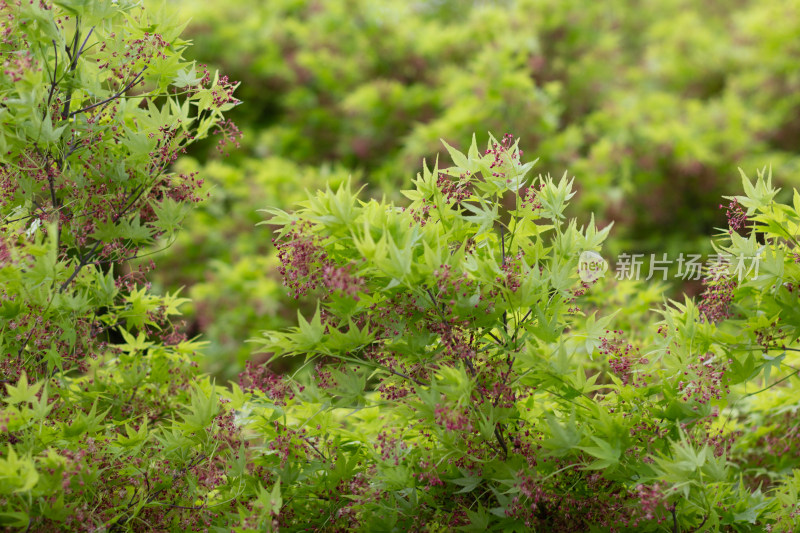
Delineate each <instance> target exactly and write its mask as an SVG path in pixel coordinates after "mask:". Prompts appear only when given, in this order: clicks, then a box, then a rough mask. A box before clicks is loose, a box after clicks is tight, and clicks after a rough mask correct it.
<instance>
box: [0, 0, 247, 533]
mask: <svg viewBox="0 0 800 533" xmlns="http://www.w3.org/2000/svg"><path fill="white" fill-rule="evenodd" d="M0 14H2V32H0V33H1V34H2V41H1V42H0V54H2V63H3V69H4V72H5V75H4V76H3V77H2V79H0V95H2V98H1V99H2V105H0V118H1V120H0V146H1V147H2V151H1V153H0V185H1V188H0V190H2V194H1V195H0V210H1V211H0V212H2V226H0V227H1V228H2V233H0V280H1V281H0V287H1V288H0V346H2V359H1V360H0V372H2V382H3V384H4V387H3V389H4V390H3V408H2V415H0V420H2V424H1V425H2V436H1V437H0V439H2V457H0V472H2V474H0V476H1V477H2V482H0V502H1V503H0V505H2V514H0V523H2V525H3V527H4V528H7V529H14V528H18V529H20V530H32V531H47V530H57V529H63V530H71V531H76V530H87V531H96V530H109V531H110V530H130V529H142V528H143V527H144V526H143V524H148V526H147V527H148V528H157V529H167V528H172V529H180V528H181V527H182V526H181V525H180V524H184V526H183V527H192V528H196V527H198V525H199V524H202V523H203V522H204V521H207V520H210V518H211V517H212V516H213V514H212V512H211V511H209V510H207V509H206V508H205V507H203V508H198V509H195V507H197V506H198V503H197V502H198V501H208V499H209V498H210V499H212V500H214V499H216V498H219V499H224V498H225V497H226V495H227V493H226V492H225V488H224V485H221V484H220V483H219V480H220V479H221V476H223V473H222V472H223V470H221V465H222V464H227V463H225V462H224V461H227V460H228V459H229V458H231V457H235V456H236V454H239V453H240V448H241V444H240V441H239V440H237V436H236V433H235V428H234V427H233V425H232V422H231V420H232V416H233V415H232V414H231V412H230V410H229V409H225V408H223V407H222V406H221V403H220V401H219V400H218V397H217V395H216V393H214V387H213V385H212V384H210V383H209V381H208V380H207V379H204V378H202V376H200V375H199V373H198V370H197V366H198V365H197V360H198V357H197V349H198V347H199V344H198V343H196V342H191V341H188V340H187V339H186V338H185V336H184V335H183V334H181V333H180V332H179V331H178V330H177V329H176V328H175V326H174V324H173V323H172V322H171V318H172V317H174V316H175V315H177V314H179V307H180V305H181V304H182V303H183V302H184V301H185V300H184V299H182V298H179V297H178V296H177V295H176V294H167V295H164V296H159V295H156V294H153V293H151V292H149V291H148V290H147V285H146V283H145V282H146V278H145V274H146V270H147V269H146V268H145V269H143V270H141V271H135V270H130V269H128V268H127V267H126V265H125V263H126V262H127V261H129V260H131V259H134V258H136V257H139V256H140V255H141V254H142V250H143V249H145V247H150V246H152V245H154V244H155V242H156V240H157V239H159V238H164V239H167V238H171V237H172V236H173V235H174V234H175V232H176V230H177V229H178V227H179V224H180V222H181V219H182V218H183V217H184V215H185V214H186V213H187V212H188V211H189V210H191V208H192V205H193V204H194V202H196V201H197V200H199V197H198V192H199V187H200V186H201V181H200V180H199V179H198V178H197V177H196V175H195V174H194V173H189V174H176V173H173V172H171V170H170V167H171V165H172V163H173V162H174V161H175V160H176V159H177V158H178V156H179V154H181V153H182V152H183V151H184V148H185V147H186V146H187V145H188V144H190V143H191V142H193V141H194V140H196V139H198V138H202V137H204V136H206V135H207V134H208V133H209V132H210V131H211V130H214V129H223V130H224V131H225V132H227V133H229V134H230V133H232V132H233V131H235V130H233V129H232V128H233V126H232V125H231V124H230V123H228V122H225V121H224V119H223V115H222V114H223V112H225V111H227V110H229V109H231V108H232V107H233V105H234V104H235V103H236V101H235V100H234V99H233V97H232V93H233V90H234V88H235V85H234V84H231V83H230V82H228V81H227V78H225V77H217V76H216V75H213V76H212V74H211V73H209V72H208V71H204V70H202V69H200V70H198V69H197V68H196V66H195V65H194V64H192V63H188V62H186V61H184V60H183V58H182V53H183V50H184V49H185V47H186V42H185V41H182V40H181V39H180V37H179V34H180V32H181V29H182V24H180V23H179V22H178V21H177V20H176V19H175V18H174V17H172V16H170V15H169V14H168V13H166V12H163V11H162V12H152V13H145V12H143V10H142V9H141V8H140V7H139V5H138V3H136V2H128V1H124V0H120V1H118V2H100V1H93V2H61V3H58V4H57V5H51V4H47V3H39V2H12V3H11V4H9V3H7V2H0ZM224 472H225V474H224V475H225V476H228V477H227V479H231V473H230V472H229V471H228V468H227V467H225V468H224Z"/></svg>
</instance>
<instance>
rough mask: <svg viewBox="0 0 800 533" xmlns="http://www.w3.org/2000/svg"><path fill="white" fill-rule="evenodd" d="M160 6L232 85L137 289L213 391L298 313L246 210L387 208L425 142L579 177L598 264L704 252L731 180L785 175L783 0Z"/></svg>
mask: <svg viewBox="0 0 800 533" xmlns="http://www.w3.org/2000/svg"><path fill="white" fill-rule="evenodd" d="M176 6H177V9H179V10H180V12H181V14H182V16H184V17H191V22H190V24H189V26H188V27H187V30H186V32H185V34H184V35H185V37H186V38H187V39H191V40H192V41H193V42H194V44H195V46H193V47H192V48H191V55H192V58H194V59H197V60H198V62H199V63H205V64H208V65H209V67H211V68H213V69H219V70H220V71H221V72H222V73H224V74H226V75H228V76H229V78H231V79H233V80H239V81H241V82H242V85H241V87H240V88H239V89H238V91H237V93H236V94H237V96H238V98H239V99H241V100H242V101H243V102H244V103H243V104H242V105H241V106H239V107H238V108H237V109H236V110H235V111H234V112H232V113H231V114H230V116H231V118H233V119H234V121H235V122H236V123H237V125H238V126H239V128H240V129H241V130H242V132H243V133H244V137H243V139H242V146H241V148H240V149H236V150H232V151H231V152H230V156H229V157H222V156H220V155H219V153H218V151H217V149H216V146H215V142H207V143H205V144H202V145H200V146H199V147H197V148H196V149H195V150H194V151H193V152H192V153H191V154H190V155H189V156H188V157H186V158H185V159H183V160H182V161H180V163H179V167H180V168H181V170H197V171H200V173H201V177H203V178H205V179H206V187H207V188H208V191H209V193H210V198H209V200H208V201H207V202H205V203H204V204H203V205H202V206H201V208H200V209H198V210H197V211H196V212H195V213H194V214H193V215H192V216H191V217H190V218H189V219H188V220H187V221H186V224H185V231H184V232H183V234H182V235H181V236H180V237H179V238H178V240H177V241H176V242H174V243H172V244H171V246H170V247H169V249H168V250H167V251H166V252H165V253H162V254H161V255H160V257H159V260H158V262H159V264H160V265H161V267H160V268H159V270H158V271H157V276H158V277H157V281H156V283H157V285H158V286H159V288H160V289H161V290H175V289H176V288H179V287H184V289H183V294H184V295H186V296H189V297H191V298H192V299H193V303H192V304H191V306H190V307H189V308H187V309H186V310H187V315H186V317H185V318H186V320H187V326H186V327H187V331H188V332H189V334H190V335H198V334H202V336H203V338H204V339H205V340H206V341H208V342H209V345H208V346H207V349H206V353H207V355H208V368H207V369H208V371H210V372H212V373H214V374H216V375H218V376H220V377H223V378H231V377H235V375H236V374H237V373H238V372H239V371H240V370H241V368H242V366H243V364H244V361H245V360H247V359H250V358H252V351H253V347H252V345H249V344H248V343H246V342H245V341H246V340H247V339H248V338H253V337H256V336H258V335H259V332H260V331H261V330H264V329H269V328H276V327H282V326H283V325H287V324H288V323H289V322H290V321H293V320H294V319H295V316H296V309H297V305H298V303H296V302H292V301H291V300H290V298H288V297H287V295H286V291H285V289H284V288H282V286H281V283H280V279H279V278H278V276H277V274H276V270H275V264H276V259H275V256H274V254H273V252H272V244H271V238H272V235H271V232H270V229H269V227H268V226H260V227H257V228H256V227H255V224H256V223H258V222H259V221H261V220H263V217H262V215H261V214H260V213H259V212H258V210H259V209H263V208H266V207H282V208H290V207H291V206H292V204H293V203H295V202H297V201H299V200H302V199H304V198H305V191H306V190H314V189H316V188H319V187H324V184H325V183H326V182H328V183H332V184H335V183H337V182H340V181H342V180H343V179H345V178H346V177H347V176H349V175H352V176H353V178H354V180H355V181H357V182H359V183H360V184H363V185H365V186H366V189H365V190H366V193H367V194H371V195H377V196H381V195H385V196H386V197H387V198H391V199H397V200H398V201H401V200H400V198H401V197H400V194H399V191H400V189H402V188H405V187H407V186H408V183H409V181H410V179H411V178H412V177H413V176H414V174H415V173H416V172H417V171H418V170H419V168H420V166H421V163H422V159H423V158H428V159H429V160H431V159H433V158H435V157H436V154H437V153H438V152H439V151H440V149H441V145H440V143H439V139H445V140H446V141H448V142H449V143H450V144H452V145H454V146H456V147H463V146H465V145H466V144H468V143H469V140H470V139H471V136H472V133H473V132H476V133H477V134H478V141H479V143H481V144H482V143H485V142H486V140H487V137H488V136H487V132H488V131H491V132H493V133H495V134H496V135H498V136H499V135H502V134H503V133H506V132H508V133H512V134H514V135H515V136H517V137H519V138H521V142H520V146H521V147H522V148H523V149H524V150H525V152H526V156H527V157H528V158H530V159H533V158H536V157H538V158H539V163H538V164H537V167H536V168H535V171H538V173H542V174H546V173H551V174H553V175H557V176H560V175H561V174H563V173H564V171H565V170H567V171H568V172H569V174H570V175H574V176H576V184H577V186H578V189H579V194H578V196H576V198H575V199H574V201H573V205H572V213H573V215H574V216H576V217H577V218H578V219H579V221H581V222H583V221H586V220H588V218H589V214H590V213H591V212H594V213H595V214H596V216H597V217H598V220H599V222H600V224H601V225H604V224H607V223H608V222H610V221H612V220H613V221H615V227H614V229H613V231H612V239H611V241H610V244H609V246H608V252H607V255H609V256H611V257H613V256H615V254H617V253H620V252H622V251H626V252H629V253H630V252H633V251H642V252H646V253H647V252H658V253H659V254H661V253H664V252H666V253H668V254H670V256H677V255H678V253H680V252H684V253H707V252H709V251H710V250H709V244H708V237H709V236H710V235H712V234H713V233H715V231H716V230H715V228H719V227H722V226H724V225H725V213H724V211H723V210H720V209H719V204H720V203H721V201H722V200H721V198H720V196H722V195H726V194H736V193H738V192H739V187H740V179H739V173H738V171H737V167H741V168H742V169H743V170H745V171H746V172H747V173H748V174H754V173H755V169H756V168H760V167H762V166H764V165H772V168H773V173H774V175H775V177H776V180H777V181H778V182H779V183H780V184H782V185H784V186H791V185H796V184H797V182H798V181H800V176H798V167H800V0H759V1H745V0H716V1H714V2H708V3H702V2H696V1H684V0H659V1H645V0H638V1H637V0H607V1H605V2H585V1H576V0H529V1H518V2H512V1H508V2H503V1H497V2H477V1H475V2H467V1H446V0H440V1H429V2H413V1H409V2H402V1H394V2H377V1H368V0H325V1H299V0H269V1H267V2H264V1H260V0H230V1H228V2H197V1H196V0H191V1H190V0H180V1H178V2H176ZM443 164H444V165H445V166H446V165H447V164H449V161H448V160H447V159H446V157H445V156H443ZM784 192H786V191H784ZM164 244H165V245H166V244H168V243H164ZM683 288H684V289H685V287H683ZM679 289H680V287H679ZM301 304H302V303H301ZM305 305H307V302H306V304H305Z"/></svg>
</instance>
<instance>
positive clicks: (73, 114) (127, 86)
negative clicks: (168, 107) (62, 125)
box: [69, 67, 147, 117]
mask: <svg viewBox="0 0 800 533" xmlns="http://www.w3.org/2000/svg"><path fill="white" fill-rule="evenodd" d="M145 70H147V67H144V68H143V69H142V70H141V71H139V73H138V74H137V75H136V77H135V78H133V80H132V81H131V82H130V83H128V84H127V85H126V86H125V87H123V88H122V89H120V90H119V92H118V93H117V94H115V95H113V96H109V97H108V98H106V99H105V100H101V101H99V102H96V103H94V104H92V105H89V106H86V107H84V108H82V109H78V110H77V111H73V112H72V113H70V114H69V116H70V117H74V116H75V115H78V114H80V113H85V112H87V111H89V110H92V109H94V108H95V107H98V106H101V105H103V104H107V103H109V102H111V101H112V100H116V99H117V98H119V97H120V96H122V95H123V94H124V93H125V92H127V91H129V90H130V89H131V88H132V87H133V86H134V85H136V84H137V83H138V82H139V78H141V76H142V74H144V71H145Z"/></svg>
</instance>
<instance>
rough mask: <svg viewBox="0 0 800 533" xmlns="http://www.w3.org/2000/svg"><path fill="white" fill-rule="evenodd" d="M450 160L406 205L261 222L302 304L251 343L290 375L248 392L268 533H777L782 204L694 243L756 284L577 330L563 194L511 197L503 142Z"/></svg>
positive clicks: (588, 319)
mask: <svg viewBox="0 0 800 533" xmlns="http://www.w3.org/2000/svg"><path fill="white" fill-rule="evenodd" d="M448 150H450V154H451V157H452V159H453V160H454V161H455V162H456V165H457V166H455V167H451V168H448V169H444V170H439V169H438V168H436V167H434V169H433V170H432V171H431V170H429V169H427V168H425V169H424V172H423V173H422V174H421V175H419V176H418V177H417V179H416V181H415V183H414V184H415V188H414V189H412V190H409V191H404V194H405V195H406V196H407V197H408V198H409V199H411V200H412V201H411V203H410V204H408V205H407V206H406V207H397V206H395V205H393V204H390V203H385V202H377V201H375V200H371V201H359V200H358V199H357V197H356V196H355V195H354V194H353V193H352V192H351V190H350V188H349V187H348V186H347V185H343V186H341V187H340V188H338V189H337V190H335V191H334V190H331V189H327V190H326V191H322V192H319V193H317V194H316V195H315V196H312V197H310V198H309V200H308V201H307V202H305V204H303V207H302V208H301V209H300V210H298V211H296V212H294V213H287V212H283V211H280V210H272V213H273V215H274V217H273V218H272V220H271V221H270V223H272V224H277V225H278V226H279V236H280V239H279V243H280V244H278V249H279V254H280V257H281V259H282V261H283V267H282V269H283V273H284V277H285V280H286V283H287V285H288V286H289V288H291V289H293V290H294V291H295V293H296V294H301V293H303V292H306V291H310V292H313V294H315V295H316V296H317V297H318V298H319V308H318V309H317V310H316V312H315V313H314V314H313V316H311V317H310V318H305V317H303V316H302V315H300V316H299V317H298V325H297V327H295V328H290V329H289V330H287V331H284V332H269V333H266V334H265V335H266V337H265V339H264V340H263V341H262V343H263V344H264V349H265V350H267V351H269V352H274V354H275V355H274V356H273V359H275V358H279V357H292V358H294V357H300V358H302V367H301V369H300V370H298V371H297V372H296V373H295V374H294V375H293V376H277V375H274V374H270V372H269V370H268V369H267V367H261V368H251V369H250V370H249V372H248V373H247V374H246V378H247V381H246V383H247V384H249V387H248V388H250V389H251V390H252V391H253V397H252V400H251V407H252V409H253V411H252V412H251V414H250V424H249V426H250V427H251V428H254V429H255V430H257V431H258V432H259V433H260V434H261V435H263V436H264V437H265V438H266V441H267V442H268V443H269V444H268V445H267V448H268V450H269V452H268V454H267V455H265V456H264V457H262V458H261V459H260V460H259V459H256V461H258V462H262V461H263V462H265V464H269V465H270V466H271V468H273V469H275V471H277V472H281V480H282V483H283V485H282V486H283V487H284V488H283V489H282V490H283V495H284V502H286V503H285V505H284V507H283V508H282V509H281V514H280V515H279V517H278V519H279V521H280V523H281V524H283V525H285V526H287V527H289V528H290V529H291V528H292V526H293V525H294V524H300V523H303V524H310V525H311V526H312V527H315V528H323V529H326V528H327V529H363V530H402V529H421V528H423V527H425V528H429V529H431V528H432V529H434V530H438V529H441V530H462V531H472V530H475V531H487V530H503V531H511V530H530V529H534V530H549V531H588V530H597V531H606V530H617V531H690V530H713V531H719V530H725V531H728V530H737V531H763V530H773V531H792V530H794V529H796V528H797V527H798V518H797V516H798V507H797V505H798V500H797V496H798V493H797V490H798V487H797V479H798V478H797V477H796V472H797V470H796V469H797V468H798V463H797V459H796V454H794V453H793V452H792V451H793V450H794V449H795V447H796V446H797V445H798V441H797V439H796V438H795V436H794V435H795V429H794V425H793V422H791V420H792V418H791V415H790V414H789V413H791V412H794V410H795V409H796V404H797V401H798V396H797V394H796V393H794V392H793V387H791V386H789V383H790V380H792V379H794V378H795V377H796V375H797V373H798V372H799V371H800V370H798V369H797V366H796V365H797V361H796V359H797V358H796V357H795V355H794V354H796V353H797V352H798V351H800V349H798V348H794V346H795V345H796V342H797V339H798V336H800V317H798V316H797V314H796V311H795V310H796V307H797V301H796V299H797V297H798V296H797V290H798V289H797V282H798V277H800V266H798V261H799V260H798V259H797V258H798V256H797V254H796V252H795V251H794V249H795V246H797V244H796V242H795V240H796V237H795V234H796V232H797V230H798V228H800V193H797V192H795V198H796V200H795V204H794V206H786V205H782V204H777V203H775V201H774V198H775V196H776V194H777V192H778V191H777V190H776V189H774V188H772V185H771V176H769V175H765V174H762V173H759V177H758V179H757V180H756V181H755V183H752V182H751V181H750V180H748V179H747V178H746V177H744V176H743V185H744V189H745V192H746V195H744V196H737V197H735V203H733V204H732V205H731V207H730V209H731V212H730V215H731V217H730V219H731V226H730V229H729V231H728V232H726V233H724V234H723V235H721V236H720V237H719V238H717V239H716V240H715V245H716V247H717V249H718V250H720V252H722V251H725V252H727V253H728V254H729V255H730V257H731V258H734V259H735V258H748V259H749V260H750V259H751V258H754V257H758V258H760V260H761V261H760V263H761V264H760V269H759V270H758V272H757V273H754V272H753V271H752V269H751V268H747V269H745V270H742V265H743V263H742V262H741V261H736V260H733V261H730V262H728V263H726V262H724V261H722V260H720V261H721V262H720V263H714V264H712V265H711V269H710V270H709V272H708V274H707V276H706V280H705V283H706V290H705V292H704V293H703V294H702V296H701V298H700V300H699V302H697V303H695V302H693V301H692V300H690V299H687V300H685V301H683V302H671V303H670V305H668V306H667V307H664V308H663V309H662V310H661V311H660V317H659V318H658V319H656V320H652V321H651V322H650V324H649V325H647V326H646V327H641V325H640V326H639V328H638V331H636V332H635V334H634V333H633V332H631V331H625V330H623V329H618V328H620V327H622V326H620V324H625V323H627V322H628V319H627V318H626V317H624V316H623V315H625V314H626V313H627V312H628V309H635V299H636V296H634V302H632V303H628V302H626V303H624V304H622V305H621V306H620V307H621V308H620V309H618V310H617V311H615V312H614V313H611V314H598V312H597V307H596V306H595V305H594V304H593V303H592V301H593V297H594V299H598V300H599V299H602V298H604V297H607V296H608V293H606V292H600V293H597V294H593V293H595V291H597V290H600V291H613V287H612V288H611V289H609V288H607V287H606V288H603V286H602V284H597V285H593V284H592V283H587V282H585V281H583V282H582V281H581V279H580V278H579V277H578V272H579V270H578V260H579V255H580V254H581V253H582V252H586V251H594V252H597V251H599V250H600V246H601V244H602V243H603V241H604V239H605V238H606V235H607V233H608V230H609V228H608V227H606V228H604V229H603V230H599V229H597V228H596V227H595V226H594V224H592V223H590V224H589V225H588V226H585V227H578V226H576V224H575V221H574V220H567V219H565V217H564V210H565V208H566V204H567V201H568V200H569V199H570V198H571V197H572V196H573V194H574V192H573V189H572V181H571V180H567V179H566V176H565V177H563V178H561V179H560V180H554V179H552V178H550V177H549V176H548V177H541V176H540V177H539V178H537V179H531V178H530V170H531V166H532V164H531V163H527V164H523V163H521V162H520V157H519V156H520V151H519V150H518V149H517V146H516V144H514V143H513V142H512V141H511V140H510V139H509V138H504V139H503V140H502V141H501V142H499V143H498V142H492V143H490V145H489V149H488V150H487V151H486V152H479V151H478V150H477V147H476V145H475V144H474V142H473V145H472V147H471V148H470V150H469V151H468V153H467V154H461V153H459V152H457V151H455V150H453V149H451V148H449V147H448ZM740 232H741V233H740ZM720 257H724V256H720ZM746 265H747V266H748V267H752V264H751V262H747V263H746ZM617 312H619V315H620V316H617ZM268 421H269V422H268ZM787 424H788V425H787ZM778 449H780V450H781V453H775V452H776V450H778ZM287 480H296V481H298V482H299V481H300V480H305V482H303V483H294V484H289V483H286V482H287Z"/></svg>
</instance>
